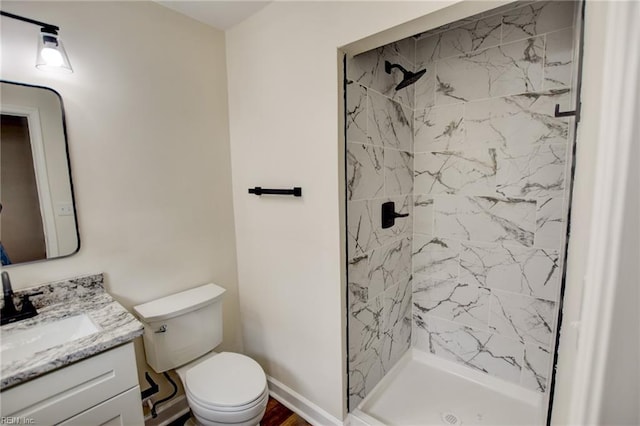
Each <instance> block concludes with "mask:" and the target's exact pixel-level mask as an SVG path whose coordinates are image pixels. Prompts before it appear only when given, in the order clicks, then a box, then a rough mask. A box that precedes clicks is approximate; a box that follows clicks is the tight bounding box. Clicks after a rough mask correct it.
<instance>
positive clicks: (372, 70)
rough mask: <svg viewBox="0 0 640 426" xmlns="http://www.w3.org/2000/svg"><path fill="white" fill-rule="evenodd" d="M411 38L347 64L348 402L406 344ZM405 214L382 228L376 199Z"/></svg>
mask: <svg viewBox="0 0 640 426" xmlns="http://www.w3.org/2000/svg"><path fill="white" fill-rule="evenodd" d="M414 57H415V40H414V39H407V40H404V41H402V42H399V43H394V44H392V45H389V46H384V47H382V48H379V49H377V50H374V51H371V52H368V53H364V54H362V55H360V56H357V57H355V58H354V59H353V60H351V61H350V62H349V64H348V67H347V78H348V79H349V81H350V82H349V84H348V87H347V123H346V124H347V173H346V175H347V204H348V205H347V209H348V219H347V221H348V223H347V240H348V254H349V264H348V274H349V280H348V281H349V282H348V303H349V307H348V315H349V330H348V337H349V360H348V363H349V365H348V370H349V406H350V407H351V409H353V408H355V407H356V406H357V405H358V403H359V402H360V401H361V400H362V399H363V398H364V397H365V396H366V395H367V393H368V392H369V391H370V390H371V389H372V388H373V387H374V386H375V385H376V384H377V383H378V382H379V381H380V379H382V377H383V376H384V374H385V373H386V372H387V371H389V369H390V368H391V367H392V366H393V365H394V364H395V362H396V361H397V360H398V359H399V358H400V356H401V355H402V354H403V353H404V352H405V351H406V350H408V349H409V347H410V344H411V294H412V286H411V250H412V234H413V212H412V208H413V197H412V194H413V180H414V179H413V101H414V90H415V88H414V87H411V86H410V87H408V88H406V89H402V90H399V91H396V90H395V86H396V85H397V84H398V83H399V82H400V80H401V75H402V74H401V73H400V72H397V71H393V72H392V74H391V75H389V74H387V73H386V72H385V70H384V61H385V60H389V61H390V62H392V63H398V64H400V65H402V66H403V67H405V68H406V69H409V70H411V69H413V67H414ZM386 201H393V202H395V205H396V212H399V213H409V217H408V218H402V219H398V220H397V221H396V225H395V226H393V227H392V228H388V229H382V227H381V205H382V203H383V202H386Z"/></svg>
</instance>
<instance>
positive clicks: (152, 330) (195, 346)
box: [133, 284, 269, 426]
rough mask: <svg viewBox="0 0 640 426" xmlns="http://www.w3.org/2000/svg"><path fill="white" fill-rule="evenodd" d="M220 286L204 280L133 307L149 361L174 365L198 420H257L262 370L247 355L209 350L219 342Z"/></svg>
mask: <svg viewBox="0 0 640 426" xmlns="http://www.w3.org/2000/svg"><path fill="white" fill-rule="evenodd" d="M224 292H225V290H224V289H223V288H222V287H219V286H217V285H215V284H206V285H203V286H200V287H196V288H193V289H191V290H187V291H183V292H180V293H176V294H173V295H170V296H166V297H163V298H160V299H157V300H154V301H151V302H147V303H144V304H142V305H138V306H134V307H133V310H134V312H135V313H136V315H137V316H138V318H140V321H141V322H142V323H143V325H144V335H143V339H144V350H145V357H146V359H147V363H148V364H149V366H151V368H153V369H154V371H156V372H158V373H162V372H164V371H167V370H171V369H176V372H177V373H178V376H180V380H182V384H183V386H184V389H185V394H186V396H187V402H188V403H189V407H190V408H191V412H192V414H193V416H194V417H195V419H196V420H197V422H198V423H200V424H201V425H203V426H225V425H233V426H256V425H258V424H259V423H260V420H261V419H262V416H263V415H264V413H265V410H266V408H267V402H268V400H269V390H268V388H267V378H266V376H265V374H264V371H263V370H262V368H261V367H260V365H259V364H258V363H257V362H255V361H254V360H252V359H251V358H249V357H247V356H245V355H241V354H237V353H233V352H221V353H216V352H214V351H213V349H214V348H215V347H216V346H218V345H219V344H220V343H222V303H221V300H222V295H223V294H224Z"/></svg>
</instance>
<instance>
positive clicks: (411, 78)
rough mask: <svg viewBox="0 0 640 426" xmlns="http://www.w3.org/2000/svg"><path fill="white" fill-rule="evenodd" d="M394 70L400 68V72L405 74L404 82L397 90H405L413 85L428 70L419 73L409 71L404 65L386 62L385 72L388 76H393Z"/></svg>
mask: <svg viewBox="0 0 640 426" xmlns="http://www.w3.org/2000/svg"><path fill="white" fill-rule="evenodd" d="M393 68H398V69H399V70H400V71H402V74H403V78H402V81H401V82H400V84H398V85H397V86H396V90H400V89H404V88H405V87H407V86H410V85H412V84H413V83H415V82H416V81H418V80H419V79H420V77H422V76H423V75H424V74H425V73H426V72H427V70H426V69H423V70H420V71H418V72H411V71H407V70H406V69H404V67H403V66H402V65H398V64H392V63H391V62H389V61H384V70H385V71H386V73H387V74H391V70H392V69H393Z"/></svg>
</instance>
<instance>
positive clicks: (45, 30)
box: [0, 10, 73, 73]
mask: <svg viewBox="0 0 640 426" xmlns="http://www.w3.org/2000/svg"><path fill="white" fill-rule="evenodd" d="M0 15H2V16H6V17H7V18H12V19H17V20H18V21H22V22H27V23H29V24H33V25H37V26H39V27H41V29H40V34H39V35H38V51H37V52H36V68H38V69H39V70H43V71H56V72H64V73H72V72H73V69H72V68H71V63H70V62H69V57H68V56H67V52H66V51H65V50H64V46H63V44H62V40H60V37H59V36H58V31H59V30H60V27H58V26H56V25H51V24H47V23H45V22H40V21H36V20H34V19H30V18H25V17H24V16H18V15H14V14H13V13H9V12H4V11H2V10H0Z"/></svg>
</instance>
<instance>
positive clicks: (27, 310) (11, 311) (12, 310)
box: [0, 271, 42, 325]
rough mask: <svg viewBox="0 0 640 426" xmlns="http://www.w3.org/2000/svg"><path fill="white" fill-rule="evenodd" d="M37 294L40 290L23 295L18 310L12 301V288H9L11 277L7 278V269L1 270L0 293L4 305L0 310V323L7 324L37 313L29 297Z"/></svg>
mask: <svg viewBox="0 0 640 426" xmlns="http://www.w3.org/2000/svg"><path fill="white" fill-rule="evenodd" d="M39 294H42V292H41V291H39V292H37V293H32V294H25V295H23V296H22V307H21V308H20V310H18V309H17V308H16V305H15V304H14V303H13V289H12V288H11V278H9V273H8V272H7V271H2V295H3V299H4V306H3V307H2V310H0V325H5V324H9V323H12V322H16V321H20V320H23V319H27V318H31V317H35V316H36V315H38V311H36V307H35V306H33V303H31V300H29V298H30V297H31V296H37V295H39Z"/></svg>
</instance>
